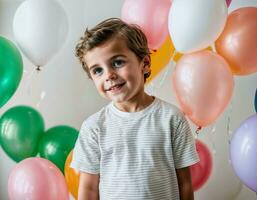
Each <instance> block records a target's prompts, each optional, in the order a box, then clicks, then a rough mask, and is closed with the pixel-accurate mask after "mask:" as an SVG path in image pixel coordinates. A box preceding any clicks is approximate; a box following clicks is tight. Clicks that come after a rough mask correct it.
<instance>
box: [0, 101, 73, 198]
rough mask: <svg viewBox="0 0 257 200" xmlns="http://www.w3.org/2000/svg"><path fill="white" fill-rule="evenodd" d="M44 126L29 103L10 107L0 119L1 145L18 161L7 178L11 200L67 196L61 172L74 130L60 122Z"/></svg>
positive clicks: (39, 115) (71, 143)
mask: <svg viewBox="0 0 257 200" xmlns="http://www.w3.org/2000/svg"><path fill="white" fill-rule="evenodd" d="M44 129H45V125H44V120H43V117H42V116H41V114H40V113H39V112H38V111H37V110H35V109H34V108H32V107H29V106H15V107H12V108H10V109H9V110H7V111H6V112H5V113H4V114H3V115H2V116H1V118H0V141H1V146H2V148H3V150H4V151H5V152H6V154H7V155H8V156H9V157H10V158H12V159H13V160H14V161H16V162H18V164H17V165H16V167H15V168H14V169H13V170H12V173H11V175H10V177H9V183H8V188H9V189H8V190H9V198H10V199H11V200H16V199H17V200H18V199H38V200H41V199H50V200H51V199H52V200H56V199H67V198H68V197H67V191H68V190H67V186H66V184H65V179H64V177H63V174H62V173H64V168H65V161H66V159H67V157H68V154H69V152H70V151H71V150H72V149H73V147H74V145H75V142H76V140H77V137H78V131H77V130H76V129H74V128H72V127H69V126H64V125H62V126H55V127H52V128H50V129H48V130H47V131H46V132H45V130H44ZM37 155H39V156H40V157H42V158H33V157H35V156H37ZM30 157H32V158H30ZM43 158H45V159H47V160H49V161H47V160H45V159H43ZM50 161H51V162H50ZM60 174H61V175H60ZM60 191H61V192H63V193H62V194H61V195H60V194H59V193H60ZM42 194H44V195H42ZM59 195H60V196H59Z"/></svg>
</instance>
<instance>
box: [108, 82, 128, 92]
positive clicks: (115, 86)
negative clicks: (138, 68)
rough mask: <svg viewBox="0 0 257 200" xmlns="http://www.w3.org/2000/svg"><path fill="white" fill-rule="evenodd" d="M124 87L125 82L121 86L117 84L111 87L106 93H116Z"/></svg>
mask: <svg viewBox="0 0 257 200" xmlns="http://www.w3.org/2000/svg"><path fill="white" fill-rule="evenodd" d="M123 85H125V82H124V83H120V84H115V85H113V86H111V87H110V88H108V89H106V91H116V90H118V89H120V88H121V87H122V86H123Z"/></svg>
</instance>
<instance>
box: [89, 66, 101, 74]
mask: <svg viewBox="0 0 257 200" xmlns="http://www.w3.org/2000/svg"><path fill="white" fill-rule="evenodd" d="M102 72H103V69H102V68H101V67H95V68H94V69H93V70H92V73H93V75H100V74H102Z"/></svg>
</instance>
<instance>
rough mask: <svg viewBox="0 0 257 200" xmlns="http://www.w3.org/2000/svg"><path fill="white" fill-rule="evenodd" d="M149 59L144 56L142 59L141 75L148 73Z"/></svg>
mask: <svg viewBox="0 0 257 200" xmlns="http://www.w3.org/2000/svg"><path fill="white" fill-rule="evenodd" d="M150 66H151V59H150V56H145V57H144V58H143V73H144V74H147V73H149V72H150Z"/></svg>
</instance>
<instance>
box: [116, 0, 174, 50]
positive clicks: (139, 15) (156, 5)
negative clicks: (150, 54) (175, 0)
mask: <svg viewBox="0 0 257 200" xmlns="http://www.w3.org/2000/svg"><path fill="white" fill-rule="evenodd" d="M170 5H171V2H170V0H161V1H156V0H125V2H124V4H123V6H122V11H121V18H122V20H124V21H125V22H127V23H132V24H137V25H139V26H140V27H141V29H142V30H143V32H144V33H145V35H146V37H147V40H148V45H149V48H150V49H155V50H156V49H158V48H159V47H160V46H161V45H162V44H163V43H164V41H165V39H166V38H167V37H168V35H169V32H168V13H169V8H170Z"/></svg>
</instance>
